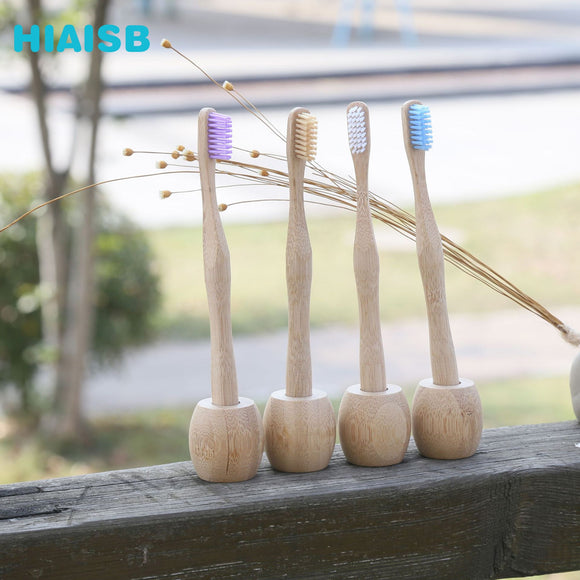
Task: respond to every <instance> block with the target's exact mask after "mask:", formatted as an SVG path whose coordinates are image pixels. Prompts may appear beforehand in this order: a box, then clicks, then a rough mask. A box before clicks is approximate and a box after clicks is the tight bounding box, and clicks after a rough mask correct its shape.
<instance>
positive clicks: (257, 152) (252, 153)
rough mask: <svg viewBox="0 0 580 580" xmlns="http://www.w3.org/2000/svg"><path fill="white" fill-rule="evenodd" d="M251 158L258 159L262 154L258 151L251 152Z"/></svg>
mask: <svg viewBox="0 0 580 580" xmlns="http://www.w3.org/2000/svg"><path fill="white" fill-rule="evenodd" d="M250 157H252V158H253V159H257V158H258V157H260V152H259V151H258V150H257V149H252V150H251V151H250Z"/></svg>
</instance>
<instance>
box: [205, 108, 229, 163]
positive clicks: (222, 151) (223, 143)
mask: <svg viewBox="0 0 580 580" xmlns="http://www.w3.org/2000/svg"><path fill="white" fill-rule="evenodd" d="M207 150H208V153H209V157H210V159H231V157H232V119H231V117H228V116H227V115H221V114H220V113H215V112H214V113H210V114H209V115H208V119H207Z"/></svg>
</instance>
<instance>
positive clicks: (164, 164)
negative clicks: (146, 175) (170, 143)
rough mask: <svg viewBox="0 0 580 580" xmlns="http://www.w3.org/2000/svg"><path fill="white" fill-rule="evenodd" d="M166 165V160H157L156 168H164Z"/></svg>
mask: <svg viewBox="0 0 580 580" xmlns="http://www.w3.org/2000/svg"><path fill="white" fill-rule="evenodd" d="M166 167H167V162H166V161H158V162H157V169H165V168H166Z"/></svg>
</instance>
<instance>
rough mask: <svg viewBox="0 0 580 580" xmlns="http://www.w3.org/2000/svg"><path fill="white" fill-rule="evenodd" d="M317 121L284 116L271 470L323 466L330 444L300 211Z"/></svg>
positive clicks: (332, 430) (332, 434)
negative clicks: (278, 358)
mask: <svg viewBox="0 0 580 580" xmlns="http://www.w3.org/2000/svg"><path fill="white" fill-rule="evenodd" d="M316 138H317V121H316V117H314V116H313V115H311V114H310V112H309V111H308V110H307V109H304V108H301V107H298V108H295V109H293V110H292V111H291V112H290V115H289V116H288V129H287V140H286V156H287V158H288V176H289V184H290V206H289V217H288V237H287V242H286V284H287V289H288V355H287V362H286V389H282V390H279V391H274V392H273V393H272V395H271V396H270V398H269V400H268V403H267V405H266V409H265V411H264V435H265V446H266V455H267V456H268V459H269V460H270V463H271V465H272V467H273V468H274V469H278V470H280V471H287V472H295V473H298V472H310V471H319V470H321V469H324V468H325V467H326V466H327V465H328V463H329V461H330V458H331V456H332V452H333V450H334V446H335V443H336V421H335V418H334V410H333V408H332V404H331V402H330V400H329V398H328V396H327V395H326V393H324V392H322V391H318V390H313V389H312V364H311V357H310V288H311V283H312V248H311V246H310V238H309V235H308V226H307V224H306V215H305V212H304V171H305V168H306V162H307V161H311V160H313V159H314V156H315V154H316Z"/></svg>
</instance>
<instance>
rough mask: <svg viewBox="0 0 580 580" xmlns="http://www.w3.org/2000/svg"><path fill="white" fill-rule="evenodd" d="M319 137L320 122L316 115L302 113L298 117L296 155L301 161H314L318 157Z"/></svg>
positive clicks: (295, 141) (295, 140)
mask: <svg viewBox="0 0 580 580" xmlns="http://www.w3.org/2000/svg"><path fill="white" fill-rule="evenodd" d="M317 137H318V121H317V120H316V117H315V116H314V115H311V114H309V113H300V114H299V115H298V116H297V117H296V137H295V139H294V153H295V155H296V157H298V158H299V159H304V160H306V161H312V160H313V159H314V157H316V140H317Z"/></svg>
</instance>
